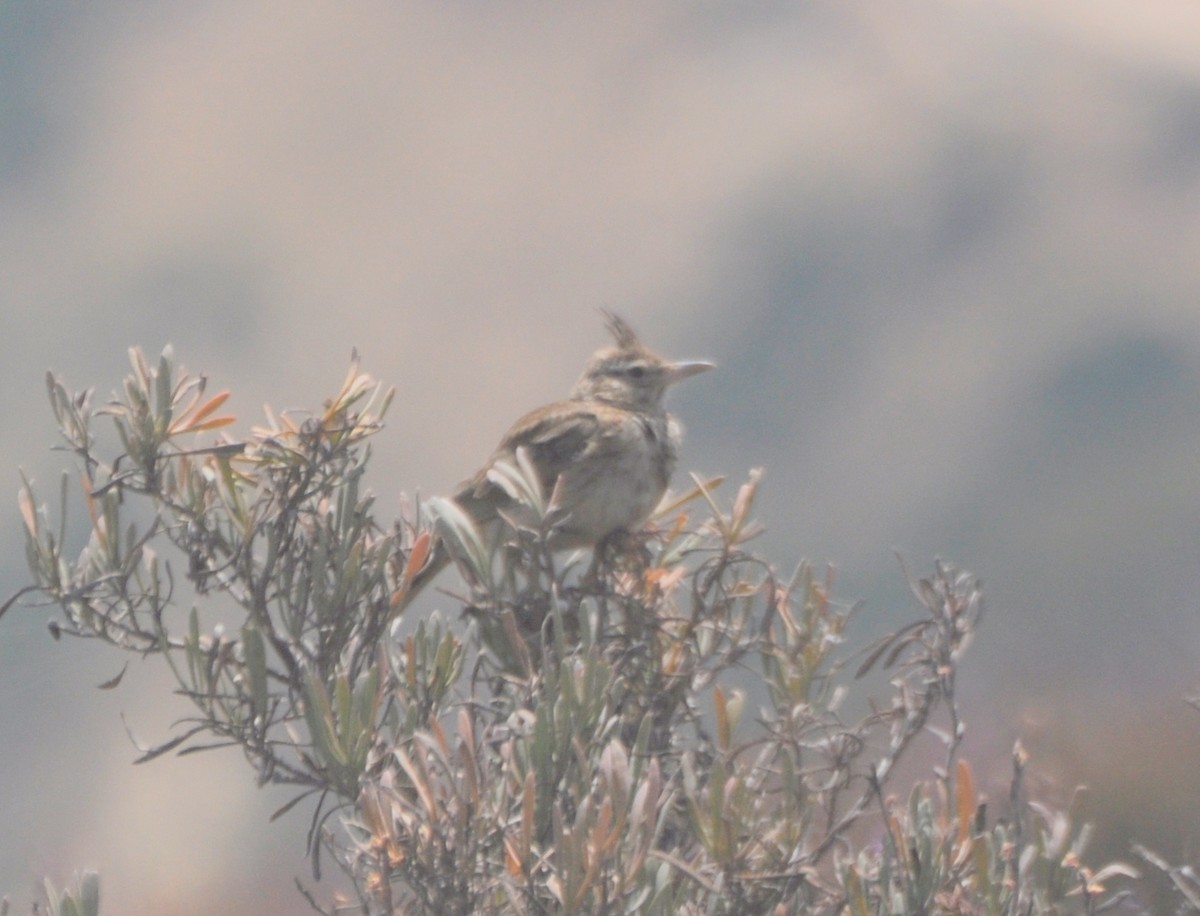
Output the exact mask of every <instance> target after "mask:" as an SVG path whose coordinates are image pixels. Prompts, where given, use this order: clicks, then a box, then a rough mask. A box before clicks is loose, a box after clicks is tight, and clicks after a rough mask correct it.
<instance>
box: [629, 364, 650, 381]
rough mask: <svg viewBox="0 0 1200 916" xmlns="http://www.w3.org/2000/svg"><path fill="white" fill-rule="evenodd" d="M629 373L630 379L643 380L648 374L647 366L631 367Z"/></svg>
mask: <svg viewBox="0 0 1200 916" xmlns="http://www.w3.org/2000/svg"><path fill="white" fill-rule="evenodd" d="M627 371H628V372H629V377H630V378H641V377H642V376H643V375H645V374H646V367H645V366H630V367H629V369H628V370H627Z"/></svg>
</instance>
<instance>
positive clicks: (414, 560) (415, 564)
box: [404, 531, 433, 583]
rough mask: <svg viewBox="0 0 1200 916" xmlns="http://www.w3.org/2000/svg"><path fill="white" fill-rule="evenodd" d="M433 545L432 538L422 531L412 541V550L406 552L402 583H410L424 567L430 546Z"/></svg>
mask: <svg viewBox="0 0 1200 916" xmlns="http://www.w3.org/2000/svg"><path fill="white" fill-rule="evenodd" d="M432 543H433V537H432V535H430V533H429V532H428V531H422V532H421V533H420V534H418V535H417V538H416V540H415V541H413V545H412V549H411V550H409V552H408V561H407V562H406V563H405V564H404V581H405V583H411V582H412V580H413V579H414V578H415V577H416V575H417V573H419V572H420V571H421V570H422V568H424V566H425V561H426V560H428V559H429V551H430V546H431V545H432Z"/></svg>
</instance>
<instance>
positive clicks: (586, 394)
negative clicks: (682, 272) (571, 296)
mask: <svg viewBox="0 0 1200 916" xmlns="http://www.w3.org/2000/svg"><path fill="white" fill-rule="evenodd" d="M604 314H605V317H606V319H607V322H608V329H609V331H610V332H611V333H612V335H613V338H614V339H615V341H616V346H614V347H605V348H603V349H600V350H597V351H596V352H595V353H593V354H592V358H591V359H590V360H588V364H587V367H586V368H585V369H584V370H583V375H581V376H580V377H579V381H578V382H576V383H575V388H574V389H573V390H572V392H571V397H572V398H575V399H577V400H584V401H587V400H595V401H604V402H605V403H608V404H613V405H614V406H617V407H624V408H628V409H630V410H640V411H655V410H659V409H661V407H662V399H663V395H664V394H665V393H666V391H667V389H668V388H669V387H670V386H671V385H673V384H675V383H676V382H679V381H682V380H683V379H685V378H689V377H690V376H693V375H695V374H697V373H698V372H703V371H704V370H705V369H711V368H712V366H713V364H712V363H708V362H703V361H700V360H687V361H681V362H671V361H670V360H668V359H665V358H664V357H662V356H659V355H658V354H657V353H655V352H654V351H653V350H651V349H649V348H648V347H646V346H644V345H643V344H642V342H641V341H639V340H638V338H637V335H636V334H635V333H634V331H633V328H631V327H630V326H629V325H628V324H626V323H625V321H624V320H623V319H621V318H619V317H618V316H616V315H614V314H612V313H611V312H605V313H604Z"/></svg>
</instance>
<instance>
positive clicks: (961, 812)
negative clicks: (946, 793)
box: [954, 760, 977, 840]
mask: <svg viewBox="0 0 1200 916" xmlns="http://www.w3.org/2000/svg"><path fill="white" fill-rule="evenodd" d="M954 796H955V798H954V807H955V809H956V811H957V814H958V835H959V837H960V838H961V839H964V840H965V839H967V838H968V837H969V836H970V835H971V824H972V823H973V821H974V819H975V809H976V807H977V804H976V800H975V778H974V777H973V776H972V775H971V765H970V764H969V763H967V761H965V760H959V761H958V773H957V779H956V781H955V784H954Z"/></svg>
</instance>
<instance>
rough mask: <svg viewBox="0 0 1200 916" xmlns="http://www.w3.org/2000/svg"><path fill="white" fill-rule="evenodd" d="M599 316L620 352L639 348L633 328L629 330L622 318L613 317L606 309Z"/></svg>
mask: <svg viewBox="0 0 1200 916" xmlns="http://www.w3.org/2000/svg"><path fill="white" fill-rule="evenodd" d="M600 314H602V315H603V316H604V321H605V324H607V325H608V330H609V333H610V334H612V336H613V339H615V340H616V342H617V346H618V347H620V348H621V349H622V350H632V349H635V348H637V347H640V346H641V343H640V342H639V341H638V338H637V334H636V333H634V330H633V328H631V327H630V326H629V325H628V324H627V323H626V322H625V319H624V318H622V317H621V316H620V315H614V314H613V313H612V312H610V311H608V310H607V309H601V310H600Z"/></svg>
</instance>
